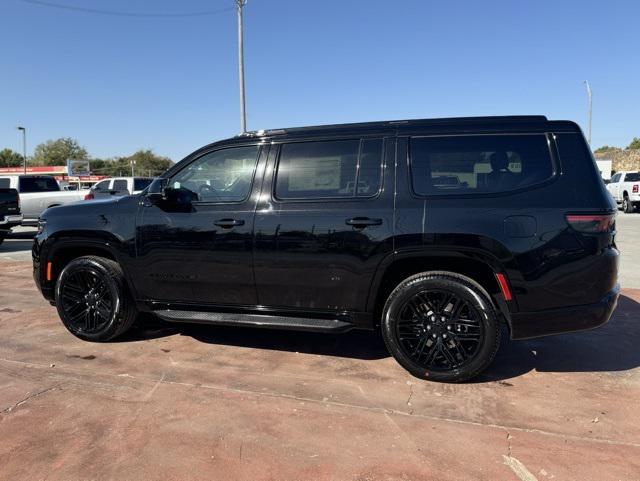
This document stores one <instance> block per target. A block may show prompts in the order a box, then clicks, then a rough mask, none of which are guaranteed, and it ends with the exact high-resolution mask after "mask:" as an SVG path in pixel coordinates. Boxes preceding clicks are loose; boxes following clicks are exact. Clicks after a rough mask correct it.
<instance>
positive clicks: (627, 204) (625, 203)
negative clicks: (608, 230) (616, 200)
mask: <svg viewBox="0 0 640 481" xmlns="http://www.w3.org/2000/svg"><path fill="white" fill-rule="evenodd" d="M622 211H623V212H624V213H625V214H631V213H633V202H631V201H630V200H629V197H627V196H625V197H624V199H622Z"/></svg>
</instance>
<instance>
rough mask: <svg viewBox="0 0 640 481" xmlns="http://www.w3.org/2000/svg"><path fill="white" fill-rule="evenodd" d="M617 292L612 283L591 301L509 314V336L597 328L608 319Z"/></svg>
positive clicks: (523, 337)
mask: <svg viewBox="0 0 640 481" xmlns="http://www.w3.org/2000/svg"><path fill="white" fill-rule="evenodd" d="M619 295H620V286H619V285H616V286H615V287H614V288H613V289H612V290H611V291H610V292H609V293H608V294H607V295H606V296H605V297H604V298H603V299H601V300H600V301H599V302H596V303H595V304H586V305H582V306H571V307H564V308H561V309H548V310H544V311H536V312H519V313H514V314H511V338H512V339H529V338H532V337H541V336H549V335H552V334H561V333H563V332H574V331H584V330H587V329H593V328H595V327H599V326H601V325H603V324H605V323H606V322H607V321H608V320H609V319H610V318H611V314H612V313H613V311H614V309H615V308H616V305H617V303H618V296H619Z"/></svg>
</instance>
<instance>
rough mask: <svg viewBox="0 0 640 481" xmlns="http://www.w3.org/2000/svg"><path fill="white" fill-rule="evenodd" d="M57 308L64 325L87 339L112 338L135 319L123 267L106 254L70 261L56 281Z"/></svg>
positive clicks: (102, 340) (104, 339)
mask: <svg viewBox="0 0 640 481" xmlns="http://www.w3.org/2000/svg"><path fill="white" fill-rule="evenodd" d="M55 296H56V307H57V308H58V314H59V315H60V319H62V322H63V324H64V325H65V327H66V328H67V329H68V330H69V332H71V333H72V334H73V335H74V336H76V337H79V338H80V339H84V340H85V341H94V342H104V341H109V340H111V339H113V338H115V337H116V336H119V335H120V334H123V333H124V332H125V331H127V330H128V329H129V328H130V327H131V325H132V324H133V322H134V321H135V318H136V308H135V304H134V302H133V299H132V298H131V295H130V294H129V290H128V288H127V285H126V282H125V279H124V275H123V273H122V269H121V268H120V266H119V265H118V264H117V263H116V262H114V261H112V260H110V259H105V258H103V257H95V256H86V257H79V258H77V259H74V260H73V261H71V262H70V263H69V264H67V266H66V267H65V268H64V269H63V270H62V272H61V273H60V276H59V277H58V280H57V282H56V292H55Z"/></svg>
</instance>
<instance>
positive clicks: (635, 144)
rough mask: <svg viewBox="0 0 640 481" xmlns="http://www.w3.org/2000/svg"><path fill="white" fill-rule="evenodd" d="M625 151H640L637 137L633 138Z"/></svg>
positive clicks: (639, 142) (639, 141)
mask: <svg viewBox="0 0 640 481" xmlns="http://www.w3.org/2000/svg"><path fill="white" fill-rule="evenodd" d="M627 149H640V139H639V138H638V137H634V138H633V140H632V141H631V143H630V144H629V147H627Z"/></svg>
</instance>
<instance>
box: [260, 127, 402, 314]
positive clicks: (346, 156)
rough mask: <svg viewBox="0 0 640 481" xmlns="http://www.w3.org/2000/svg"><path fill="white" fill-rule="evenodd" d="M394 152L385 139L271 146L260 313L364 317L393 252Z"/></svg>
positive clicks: (262, 224)
mask: <svg viewBox="0 0 640 481" xmlns="http://www.w3.org/2000/svg"><path fill="white" fill-rule="evenodd" d="M394 145H395V140H394V139H393V138H386V139H385V138H384V137H383V136H382V135H380V136H370V137H366V138H359V137H355V138H348V139H339V140H323V141H309V142H304V141H301V142H287V143H283V144H281V145H278V146H272V149H271V152H272V154H271V155H270V158H269V163H268V167H267V174H265V181H264V187H263V191H262V195H261V198H260V204H259V206H258V209H257V211H256V219H255V235H256V241H255V243H256V244H255V245H256V247H255V275H256V288H257V290H258V301H259V303H260V304H261V305H263V306H266V307H272V308H286V309H287V310H299V311H306V312H309V311H318V315H322V312H326V313H328V314H331V313H332V312H335V311H364V310H365V309H366V301H367V295H368V292H369V288H370V285H371V281H372V277H373V275H374V273H375V271H376V267H377V266H378V265H379V263H380V261H381V260H382V259H383V258H384V257H385V256H387V255H389V254H390V253H391V252H392V250H393V245H392V232H393V190H394V178H393V172H394V148H395V147H394ZM385 154H386V155H385Z"/></svg>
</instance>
